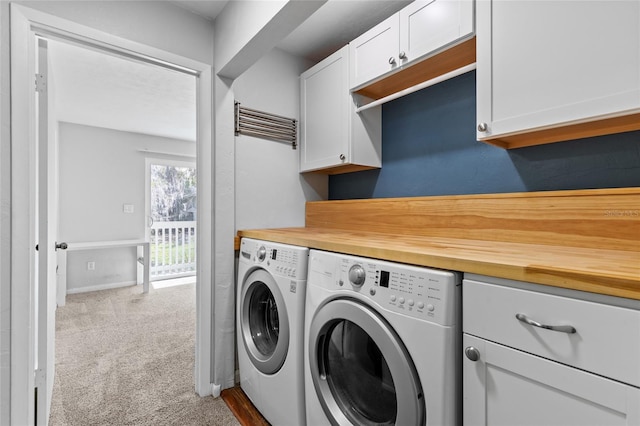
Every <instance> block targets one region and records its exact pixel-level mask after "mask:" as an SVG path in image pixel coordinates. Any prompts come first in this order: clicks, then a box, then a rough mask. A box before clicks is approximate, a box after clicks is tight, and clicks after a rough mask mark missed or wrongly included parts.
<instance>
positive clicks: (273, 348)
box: [236, 238, 309, 425]
mask: <svg viewBox="0 0 640 426" xmlns="http://www.w3.org/2000/svg"><path fill="white" fill-rule="evenodd" d="M308 257H309V249H308V248H303V247H297V246H290V245H285V244H278V243H272V242H267V241H259V240H253V239H248V238H243V239H242V242H241V244H240V258H239V261H238V285H237V310H236V320H237V324H236V330H237V331H236V333H237V342H238V343H237V345H238V364H239V370H240V387H241V388H242V390H243V391H244V392H245V394H246V395H247V396H248V397H249V399H250V400H251V401H252V402H253V404H254V405H255V406H256V408H257V409H258V410H259V411H260V413H262V415H263V416H264V417H265V418H266V419H267V421H269V422H270V423H271V424H273V425H304V424H305V405H304V404H305V401H304V377H303V369H304V362H303V359H302V357H303V348H302V344H303V326H304V304H305V292H306V278H307V265H308Z"/></svg>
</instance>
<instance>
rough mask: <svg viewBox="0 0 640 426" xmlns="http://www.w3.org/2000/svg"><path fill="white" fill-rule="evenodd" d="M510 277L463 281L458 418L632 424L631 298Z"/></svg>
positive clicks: (636, 343)
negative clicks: (557, 289)
mask: <svg viewBox="0 0 640 426" xmlns="http://www.w3.org/2000/svg"><path fill="white" fill-rule="evenodd" d="M509 284H511V283H505V280H497V279H491V278H488V277H485V278H482V279H481V280H478V279H468V278H465V280H464V283H463V332H464V334H463V350H464V355H463V409H464V413H463V419H464V425H492V426H493V425H509V426H514V425H558V426H560V425H562V426H571V425H575V426H584V425H594V426H595V425H608V426H613V425H638V424H640V310H638V309H640V306H638V309H633V308H629V307H627V306H624V307H621V306H614V305H610V304H608V303H600V302H594V301H592V300H581V299H574V298H573V297H567V295H563V296H558V295H554V294H546V293H541V292H538V291H532V290H529V289H528V288H526V284H522V283H517V285H519V287H520V288H512V287H510V286H509ZM576 295H578V296H580V295H583V293H580V292H576ZM607 302H608V301H607ZM638 305H640V304H638ZM516 315H518V316H519V318H520V319H518V318H517V317H516ZM547 326H549V327H551V328H548V327H547ZM572 329H573V330H574V331H573V330H572ZM572 331H573V332H572Z"/></svg>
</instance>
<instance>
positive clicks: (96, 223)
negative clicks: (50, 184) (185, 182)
mask: <svg viewBox="0 0 640 426" xmlns="http://www.w3.org/2000/svg"><path fill="white" fill-rule="evenodd" d="M140 150H145V151H158V152H170V153H176V154H183V155H184V156H187V157H184V156H182V157H173V158H174V159H177V160H184V159H185V158H189V157H190V158H195V153H196V146H195V142H192V141H182V140H176V139H168V138H161V137H158V136H151V135H143V134H139V133H130V132H122V131H117V130H111V129H104V128H98V127H91V126H83V125H78V124H72V123H64V122H63V123H60V124H59V164H60V169H59V170H60V171H59V187H60V198H59V200H60V210H59V211H60V218H59V222H60V228H59V238H60V240H61V241H65V242H67V243H77V242H97V241H114V240H135V239H144V237H145V226H146V224H145V202H146V201H145V158H147V157H152V158H153V157H155V158H163V159H167V158H172V156H168V155H162V154H149V153H146V152H140ZM124 204H130V205H133V210H134V211H133V213H125V212H124V208H123V207H124ZM135 259H136V251H135V248H119V249H102V250H83V251H68V254H67V289H68V290H70V291H77V290H78V289H81V288H87V287H89V288H90V287H95V286H100V285H106V284H111V283H131V284H133V283H135V280H136V270H137V269H136V260H135ZM89 261H93V262H95V270H92V271H89V270H87V262H89Z"/></svg>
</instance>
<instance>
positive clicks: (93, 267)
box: [87, 262, 96, 271]
mask: <svg viewBox="0 0 640 426" xmlns="http://www.w3.org/2000/svg"><path fill="white" fill-rule="evenodd" d="M95 270H96V262H87V271H95Z"/></svg>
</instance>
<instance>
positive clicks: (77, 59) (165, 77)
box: [49, 42, 196, 141]
mask: <svg viewBox="0 0 640 426" xmlns="http://www.w3.org/2000/svg"><path fill="white" fill-rule="evenodd" d="M49 51H50V57H51V65H52V67H51V68H52V69H51V75H52V77H53V83H54V90H55V94H54V107H55V112H56V115H57V118H58V120H59V121H67V122H71V123H77V124H85V125H89V126H96V127H106V128H110V129H116V130H124V131H129V132H137V133H146V134H151V135H157V136H164V137H170V138H175V139H185V140H191V141H194V140H195V138H196V126H195V125H196V120H195V117H196V108H195V107H196V78H195V77H194V76H191V75H187V74H184V73H181V72H177V71H171V70H168V69H165V68H161V67H159V66H152V65H149V64H146V63H141V62H134V61H133V60H130V59H123V58H121V57H117V56H112V55H109V54H105V53H101V52H96V51H93V50H89V49H87V48H83V47H77V46H73V45H70V44H66V43H58V42H50V48H49Z"/></svg>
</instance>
